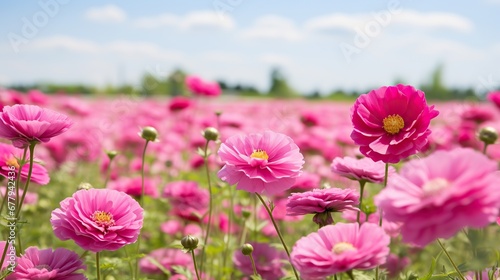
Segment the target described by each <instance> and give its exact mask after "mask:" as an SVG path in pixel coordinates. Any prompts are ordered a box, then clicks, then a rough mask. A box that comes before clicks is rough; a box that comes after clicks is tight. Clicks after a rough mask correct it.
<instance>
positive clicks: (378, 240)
mask: <svg viewBox="0 0 500 280" xmlns="http://www.w3.org/2000/svg"><path fill="white" fill-rule="evenodd" d="M389 242H390V237H389V236H388V235H387V234H385V233H384V231H383V230H382V228H380V227H379V226H377V225H375V224H370V223H366V224H362V225H361V227H360V226H359V225H358V224H357V223H353V224H344V223H337V224H336V225H328V226H325V227H322V228H320V229H319V230H318V231H317V232H313V233H311V234H309V235H308V236H305V237H302V238H301V239H299V240H298V241H297V243H295V246H294V247H293V250H292V253H291V259H292V263H293V264H294V266H295V268H296V269H297V270H298V271H299V272H300V275H301V277H302V278H303V279H314V278H320V277H326V276H329V275H333V274H336V273H339V272H345V271H349V270H352V269H371V268H375V267H376V266H378V265H381V264H383V263H385V261H386V259H387V256H388V255H389Z"/></svg>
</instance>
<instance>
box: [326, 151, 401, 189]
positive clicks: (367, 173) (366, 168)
mask: <svg viewBox="0 0 500 280" xmlns="http://www.w3.org/2000/svg"><path fill="white" fill-rule="evenodd" d="M331 168H332V172H333V173H336V174H339V175H341V176H344V177H346V178H349V179H351V180H357V181H367V182H373V183H382V182H383V181H384V177H385V164H384V163H383V162H374V161H373V160H372V159H371V158H362V159H357V158H354V157H343V158H340V157H337V158H334V159H333V162H332V165H331ZM389 172H390V173H394V172H395V170H394V167H392V166H390V167H389Z"/></svg>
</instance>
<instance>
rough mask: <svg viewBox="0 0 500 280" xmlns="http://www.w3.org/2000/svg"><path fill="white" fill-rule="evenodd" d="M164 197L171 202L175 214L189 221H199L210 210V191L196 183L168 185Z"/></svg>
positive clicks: (184, 182)
mask: <svg viewBox="0 0 500 280" xmlns="http://www.w3.org/2000/svg"><path fill="white" fill-rule="evenodd" d="M163 197H166V198H167V199H168V200H169V202H170V204H171V205H172V210H173V212H174V214H176V215H178V216H179V217H182V218H185V219H189V220H194V221H198V220H199V218H200V217H201V216H203V215H204V214H205V212H206V211H207V208H208V191H207V190H205V189H202V188H200V187H199V185H198V183H197V182H195V181H177V182H171V183H168V184H167V185H166V186H165V188H164V189H163Z"/></svg>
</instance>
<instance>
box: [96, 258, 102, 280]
mask: <svg viewBox="0 0 500 280" xmlns="http://www.w3.org/2000/svg"><path fill="white" fill-rule="evenodd" d="M95 268H96V270H97V280H101V265H100V264H99V252H97V253H95Z"/></svg>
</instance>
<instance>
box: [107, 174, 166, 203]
mask: <svg viewBox="0 0 500 280" xmlns="http://www.w3.org/2000/svg"><path fill="white" fill-rule="evenodd" d="M107 188H109V189H112V190H117V191H121V192H124V193H126V194H128V195H131V196H135V197H140V196H141V195H142V178H141V177H140V176H139V177H135V178H120V179H117V180H115V181H111V182H109V183H108V186H107ZM144 195H147V196H151V197H154V198H156V197H158V190H157V188H156V182H155V180H154V179H149V178H144Z"/></svg>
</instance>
